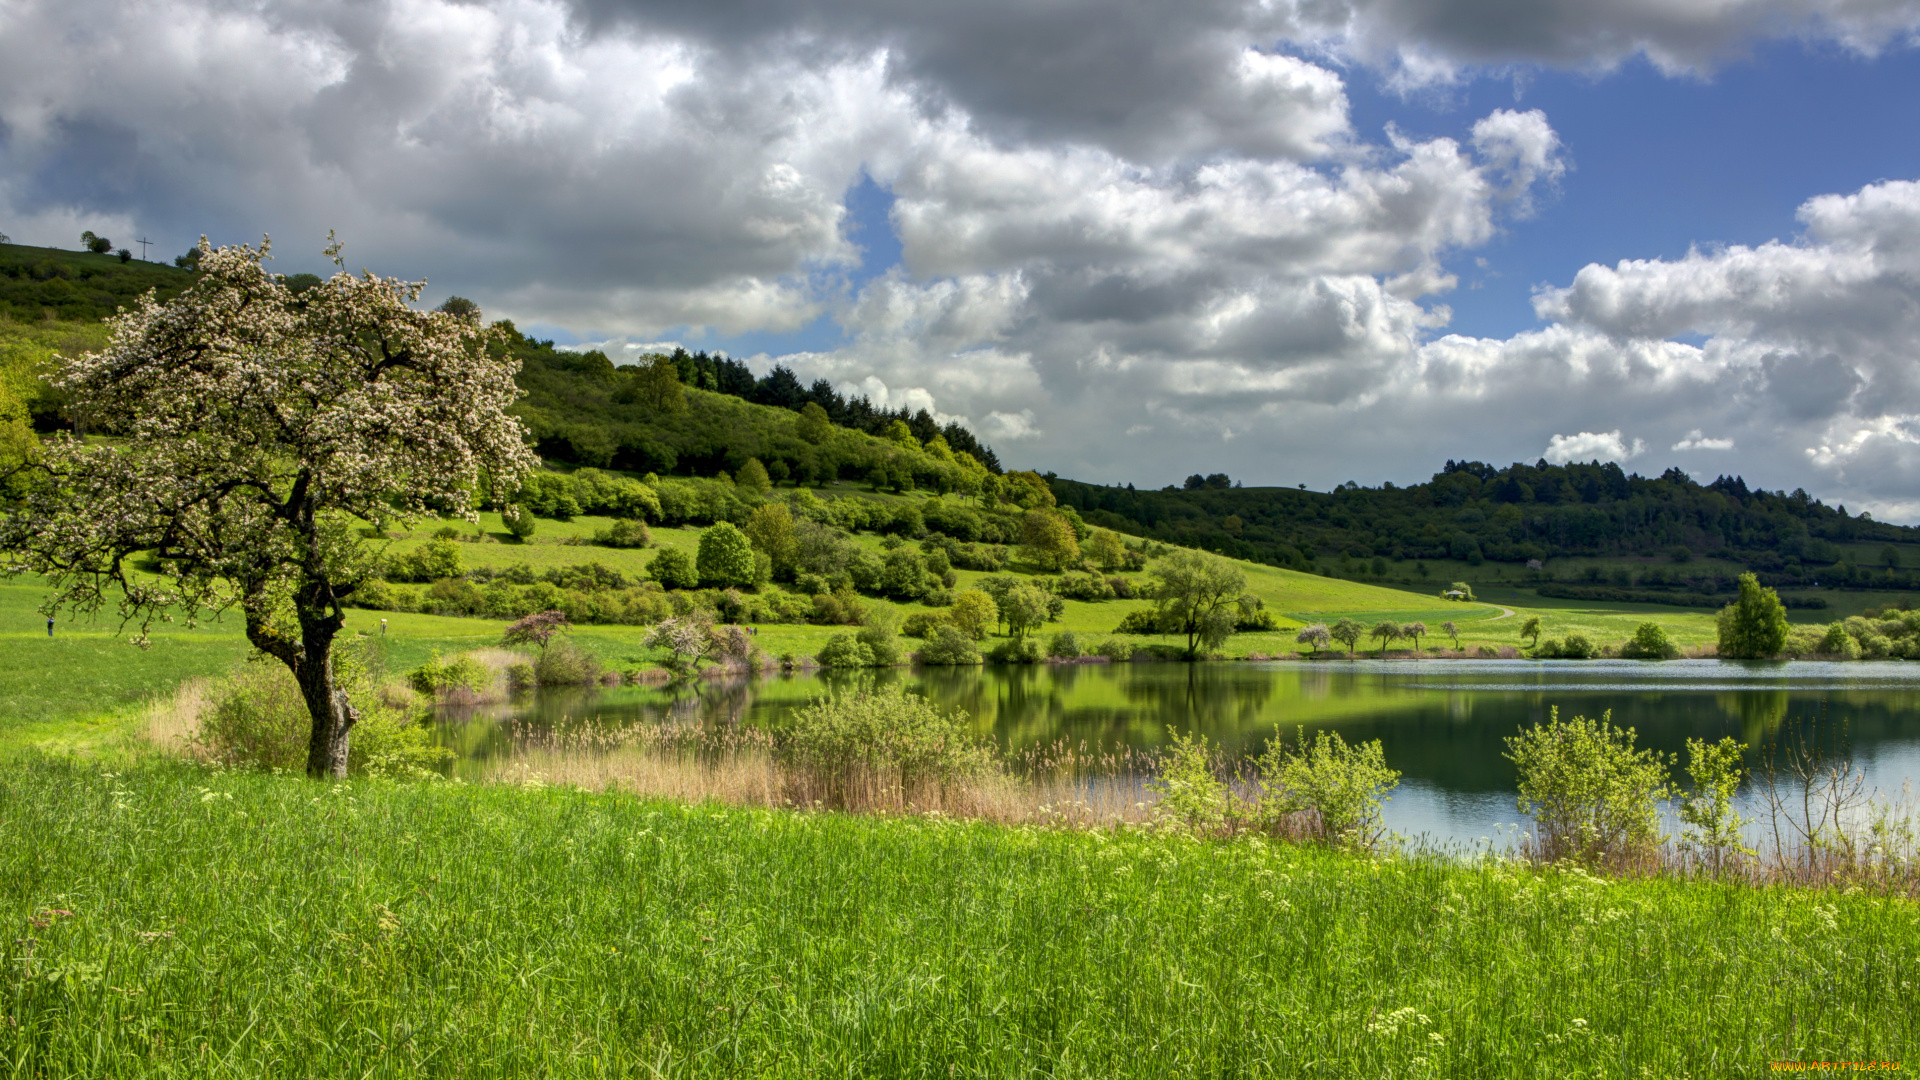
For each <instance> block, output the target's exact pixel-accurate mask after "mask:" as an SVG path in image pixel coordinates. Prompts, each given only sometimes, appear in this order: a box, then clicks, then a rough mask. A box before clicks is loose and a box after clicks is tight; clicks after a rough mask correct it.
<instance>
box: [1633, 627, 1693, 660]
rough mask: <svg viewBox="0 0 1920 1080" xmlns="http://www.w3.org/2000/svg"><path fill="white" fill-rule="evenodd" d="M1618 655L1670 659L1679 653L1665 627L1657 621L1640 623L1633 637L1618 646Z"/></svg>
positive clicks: (1647, 658)
mask: <svg viewBox="0 0 1920 1080" xmlns="http://www.w3.org/2000/svg"><path fill="white" fill-rule="evenodd" d="M1620 655H1621V656H1623V657H1625V658H1627V659H1629V660H1672V659H1673V658H1674V657H1676V656H1679V655H1680V647H1679V646H1677V645H1675V644H1674V643H1673V639H1672V638H1670V637H1668V636H1667V631H1666V628H1665V627H1662V626H1661V625H1660V624H1659V623H1651V622H1646V623H1641V624H1640V626H1639V628H1638V629H1636V630H1634V632H1633V637H1632V638H1631V639H1629V640H1628V641H1627V643H1626V644H1625V645H1623V646H1621V647H1620Z"/></svg>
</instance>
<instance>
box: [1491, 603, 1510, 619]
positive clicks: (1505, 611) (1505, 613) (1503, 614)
mask: <svg viewBox="0 0 1920 1080" xmlns="http://www.w3.org/2000/svg"><path fill="white" fill-rule="evenodd" d="M1492 606H1493V607H1497V608H1500V614H1498V615H1495V616H1494V617H1493V618H1491V619H1488V620H1487V621H1488V622H1499V621H1500V620H1501V619H1510V618H1512V617H1513V609H1512V608H1510V607H1500V605H1499V604H1494V605H1492Z"/></svg>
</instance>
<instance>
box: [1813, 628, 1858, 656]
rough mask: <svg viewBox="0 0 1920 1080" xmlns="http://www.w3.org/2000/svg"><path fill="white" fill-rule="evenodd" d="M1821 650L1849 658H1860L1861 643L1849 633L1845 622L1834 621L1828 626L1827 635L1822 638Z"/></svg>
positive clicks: (1830, 654)
mask: <svg viewBox="0 0 1920 1080" xmlns="http://www.w3.org/2000/svg"><path fill="white" fill-rule="evenodd" d="M1820 651H1821V652H1823V653H1826V654H1827V655H1829V656H1839V657H1844V658H1846V659H1848V660H1858V659H1860V643H1859V642H1858V641H1855V640H1854V638H1853V635H1852V634H1849V633H1847V627H1846V624H1845V623H1833V624H1831V625H1829V626H1828V627H1827V632H1826V635H1825V636H1824V637H1822V638H1821V639H1820Z"/></svg>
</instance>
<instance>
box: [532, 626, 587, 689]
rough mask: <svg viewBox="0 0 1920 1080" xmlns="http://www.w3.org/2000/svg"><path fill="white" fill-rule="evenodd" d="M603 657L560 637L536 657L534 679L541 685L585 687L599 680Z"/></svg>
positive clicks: (534, 659) (534, 660)
mask: <svg viewBox="0 0 1920 1080" xmlns="http://www.w3.org/2000/svg"><path fill="white" fill-rule="evenodd" d="M600 674H601V667H600V658H599V657H597V656H595V655H593V654H592V653H590V652H588V651H587V650H585V649H583V648H581V647H580V646H579V645H577V644H575V643H574V641H573V640H572V639H570V638H558V639H556V640H555V641H554V642H553V643H552V644H550V645H548V646H547V647H546V648H544V649H541V650H540V652H539V654H538V655H537V656H535V657H534V658H533V679H534V683H535V684H536V685H539V686H586V685H589V684H592V683H596V682H599V681H600Z"/></svg>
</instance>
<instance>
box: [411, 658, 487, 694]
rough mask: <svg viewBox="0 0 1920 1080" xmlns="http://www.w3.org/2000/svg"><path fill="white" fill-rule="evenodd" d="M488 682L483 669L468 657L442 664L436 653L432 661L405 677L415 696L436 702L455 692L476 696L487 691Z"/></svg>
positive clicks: (482, 665) (446, 661) (445, 661)
mask: <svg viewBox="0 0 1920 1080" xmlns="http://www.w3.org/2000/svg"><path fill="white" fill-rule="evenodd" d="M490 678H491V673H490V672H489V671H488V670H487V668H486V665H485V664H482V663H481V662H480V661H478V660H475V659H474V658H473V657H471V656H465V655H462V656H456V657H454V658H452V659H450V660H442V659H441V658H440V654H438V653H435V654H434V656H433V659H431V660H429V661H427V662H426V663H424V664H422V665H420V666H419V667H417V668H414V669H413V670H412V671H410V672H408V673H407V685H408V686H411V687H413V688H414V690H415V691H417V692H418V693H422V694H425V695H426V696H428V697H434V698H437V697H441V696H443V695H446V694H449V693H451V692H453V691H455V690H465V691H467V692H469V693H474V694H477V693H479V692H480V691H482V690H485V689H486V688H487V683H488V681H489V680H490Z"/></svg>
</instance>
